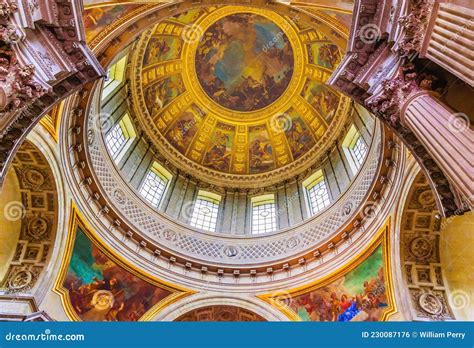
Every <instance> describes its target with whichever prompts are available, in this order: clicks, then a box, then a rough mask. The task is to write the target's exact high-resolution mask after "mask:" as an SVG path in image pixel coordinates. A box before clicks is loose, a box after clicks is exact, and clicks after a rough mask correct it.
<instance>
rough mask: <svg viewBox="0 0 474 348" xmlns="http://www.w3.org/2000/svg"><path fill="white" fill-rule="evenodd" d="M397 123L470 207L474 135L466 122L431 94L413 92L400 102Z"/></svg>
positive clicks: (473, 191)
mask: <svg viewBox="0 0 474 348" xmlns="http://www.w3.org/2000/svg"><path fill="white" fill-rule="evenodd" d="M400 122H401V123H402V125H404V126H405V127H407V128H408V129H410V130H411V131H412V132H413V133H414V134H415V135H416V136H417V138H418V139H419V140H420V141H421V142H422V143H423V145H424V146H425V147H426V149H427V150H428V152H429V153H430V154H431V156H432V158H433V159H434V160H435V161H436V163H437V164H438V165H439V166H440V168H441V169H442V170H443V171H444V173H445V174H447V176H448V177H449V178H450V180H451V181H452V182H453V184H454V185H455V186H456V187H457V189H458V190H459V191H460V192H461V193H462V194H463V195H464V197H465V198H466V199H467V200H468V201H469V203H470V204H471V207H472V206H474V204H473V202H474V131H473V129H472V127H471V126H470V122H469V118H468V117H467V116H466V115H464V114H461V113H456V112H454V111H452V110H451V109H449V108H448V107H447V106H446V105H445V104H443V103H442V102H441V101H440V100H438V99H437V98H436V97H435V96H434V95H433V94H432V93H429V92H427V91H416V92H414V93H412V94H411V95H409V96H408V98H407V99H406V100H405V101H404V103H403V105H402V107H401V109H400Z"/></svg>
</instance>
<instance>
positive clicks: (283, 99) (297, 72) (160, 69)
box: [130, 6, 350, 187]
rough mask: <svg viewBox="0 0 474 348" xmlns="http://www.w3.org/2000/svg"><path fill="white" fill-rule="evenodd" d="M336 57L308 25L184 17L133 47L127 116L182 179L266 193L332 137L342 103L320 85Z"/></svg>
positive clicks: (244, 16) (211, 15)
mask: <svg viewBox="0 0 474 348" xmlns="http://www.w3.org/2000/svg"><path fill="white" fill-rule="evenodd" d="M191 23H192V24H191ZM340 57H341V52H340V48H339V47H337V46H336V45H335V44H334V43H332V42H331V41H329V40H328V39H327V37H326V36H324V35H323V34H321V33H320V32H319V31H318V30H317V29H315V28H313V27H312V26H311V25H310V24H308V23H304V22H302V21H301V20H295V19H294V18H290V17H287V16H284V15H280V14H278V13H276V12H273V11H271V10H268V9H264V8H257V7H247V6H222V7H212V8H198V9H191V10H189V11H187V12H185V13H183V14H180V15H178V16H174V17H170V18H168V19H166V20H163V21H161V22H160V23H158V24H157V25H156V26H155V27H154V28H153V29H152V30H149V31H148V32H145V33H144V34H143V35H142V37H141V39H140V40H139V42H138V43H137V44H136V46H135V49H134V53H133V56H132V69H130V71H131V72H132V74H131V81H132V84H131V85H132V95H133V98H134V103H133V106H134V111H135V114H136V115H137V116H138V117H137V119H138V123H139V124H140V126H141V127H142V128H143V130H144V131H145V133H146V134H147V136H148V137H149V138H150V139H151V140H152V141H153V143H154V144H155V145H156V146H157V148H158V149H159V150H160V151H161V152H162V153H163V154H164V155H165V157H166V158H167V159H168V160H169V161H170V162H171V163H173V165H175V166H177V167H179V168H182V169H183V170H185V171H186V172H189V173H191V174H193V175H195V176H196V177H199V178H202V179H203V180H206V181H208V182H210V183H217V184H220V185H228V186H239V187H250V186H256V185H262V184H265V185H269V184H273V183H276V182H278V181H281V180H284V179H286V178H289V177H293V176H294V175H296V174H298V173H299V172H301V171H303V170H305V169H307V168H308V167H309V166H311V165H312V164H313V163H314V162H315V161H316V160H317V159H318V158H320V157H321V155H323V154H325V153H326V151H327V150H328V149H329V148H330V147H331V146H332V145H333V143H334V140H336V139H337V138H338V136H339V135H340V133H341V130H342V128H343V125H344V123H345V121H346V118H347V116H346V115H347V114H348V110H349V107H350V105H349V100H348V98H346V97H344V96H342V95H341V94H339V93H338V92H336V91H334V90H332V89H330V88H329V87H327V86H325V84H324V83H325V81H326V80H327V79H328V78H329V76H330V75H331V73H332V71H333V69H334V68H335V67H336V66H337V64H338V62H339V60H340ZM262 180H265V182H262Z"/></svg>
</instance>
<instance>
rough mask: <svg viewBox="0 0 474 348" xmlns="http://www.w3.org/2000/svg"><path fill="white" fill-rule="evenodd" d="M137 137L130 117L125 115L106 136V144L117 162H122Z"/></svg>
mask: <svg viewBox="0 0 474 348" xmlns="http://www.w3.org/2000/svg"><path fill="white" fill-rule="evenodd" d="M135 137H136V133H135V129H134V128H133V124H132V121H131V120H130V116H129V115H128V114H125V115H124V116H123V117H122V118H121V119H120V121H119V122H118V123H116V124H115V125H114V126H113V127H112V128H111V129H110V130H109V131H108V132H107V134H106V135H105V144H106V146H107V149H108V150H109V153H110V155H111V156H112V158H113V159H114V161H115V162H118V161H120V158H121V157H122V156H123V154H124V153H125V152H126V150H127V148H128V147H129V146H130V145H131V144H132V142H133V139H134V138H135Z"/></svg>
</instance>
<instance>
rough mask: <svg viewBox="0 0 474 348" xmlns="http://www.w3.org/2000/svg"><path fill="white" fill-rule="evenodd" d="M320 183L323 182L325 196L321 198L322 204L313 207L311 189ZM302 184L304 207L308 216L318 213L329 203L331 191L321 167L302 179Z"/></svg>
mask: <svg viewBox="0 0 474 348" xmlns="http://www.w3.org/2000/svg"><path fill="white" fill-rule="evenodd" d="M321 183H323V184H324V189H325V194H324V196H326V198H323V204H322V205H321V206H320V205H319V204H318V206H317V207H314V206H313V199H312V193H311V190H312V189H314V188H315V187H316V186H318V185H320V184H321ZM302 186H303V191H304V195H305V202H306V208H307V210H308V215H309V216H310V217H313V216H316V215H318V214H319V213H321V212H323V211H324V210H325V209H326V208H327V207H329V206H330V205H331V202H332V199H331V192H330V191H329V185H328V183H327V181H326V178H325V176H324V173H323V171H322V169H319V170H317V171H316V172H314V173H313V174H311V175H310V176H309V177H308V178H307V179H306V180H305V181H303V183H302ZM315 200H316V201H317V198H315ZM316 203H317V202H316Z"/></svg>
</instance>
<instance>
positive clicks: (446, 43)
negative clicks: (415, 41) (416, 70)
mask: <svg viewBox="0 0 474 348" xmlns="http://www.w3.org/2000/svg"><path fill="white" fill-rule="evenodd" d="M466 6H467V4H461V5H459V4H454V3H443V2H441V3H440V2H437V3H436V4H435V6H434V9H433V12H432V14H431V17H430V23H429V25H428V28H427V31H426V34H425V37H424V40H423V45H422V47H421V50H420V56H421V57H426V58H428V59H430V60H431V61H433V62H435V63H436V64H438V65H439V66H441V67H442V68H444V69H446V70H448V71H450V72H451V73H452V74H454V75H456V76H457V77H459V78H460V79H461V80H463V81H464V82H466V83H468V84H469V85H471V86H474V49H473V47H474V5H471V8H468V7H466Z"/></svg>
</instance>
